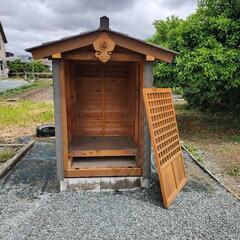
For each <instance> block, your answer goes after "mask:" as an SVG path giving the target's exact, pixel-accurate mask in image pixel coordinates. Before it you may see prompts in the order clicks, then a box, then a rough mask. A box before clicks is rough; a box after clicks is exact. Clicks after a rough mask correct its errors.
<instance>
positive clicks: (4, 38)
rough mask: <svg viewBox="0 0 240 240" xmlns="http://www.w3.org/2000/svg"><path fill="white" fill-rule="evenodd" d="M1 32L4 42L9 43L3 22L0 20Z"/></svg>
mask: <svg viewBox="0 0 240 240" xmlns="http://www.w3.org/2000/svg"><path fill="white" fill-rule="evenodd" d="M0 33H1V35H2V38H3V42H4V43H7V37H6V35H5V33H4V30H3V26H2V23H1V22H0Z"/></svg>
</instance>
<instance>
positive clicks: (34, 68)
mask: <svg viewBox="0 0 240 240" xmlns="http://www.w3.org/2000/svg"><path fill="white" fill-rule="evenodd" d="M8 68H9V71H10V72H13V73H17V72H35V73H41V72H49V68H48V67H47V66H46V65H44V64H43V62H42V61H41V60H32V61H30V62H27V63H25V62H22V61H21V59H15V60H13V61H11V62H8Z"/></svg>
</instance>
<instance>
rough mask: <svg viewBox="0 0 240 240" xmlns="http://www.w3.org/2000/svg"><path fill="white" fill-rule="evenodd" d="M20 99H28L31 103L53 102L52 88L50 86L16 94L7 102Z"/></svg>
mask: <svg viewBox="0 0 240 240" xmlns="http://www.w3.org/2000/svg"><path fill="white" fill-rule="evenodd" d="M20 99H24V100H27V99H28V100H33V101H45V100H53V87H52V86H51V87H46V88H42V89H31V90H29V91H26V92H23V93H19V94H16V95H14V97H10V98H9V99H8V101H13V100H20Z"/></svg>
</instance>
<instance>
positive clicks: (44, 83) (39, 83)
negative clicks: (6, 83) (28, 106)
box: [0, 79, 52, 100]
mask: <svg viewBox="0 0 240 240" xmlns="http://www.w3.org/2000/svg"><path fill="white" fill-rule="evenodd" d="M51 85H52V80H51V79H45V80H36V81H34V82H32V83H30V84H28V85H25V86H21V87H18V88H14V89H9V90H7V91H4V92H0V100H4V99H6V98H9V97H11V96H13V95H15V94H18V93H22V92H25V91H29V90H31V89H40V88H45V87H48V86H51Z"/></svg>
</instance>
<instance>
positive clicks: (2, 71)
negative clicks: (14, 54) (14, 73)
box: [0, 22, 8, 78]
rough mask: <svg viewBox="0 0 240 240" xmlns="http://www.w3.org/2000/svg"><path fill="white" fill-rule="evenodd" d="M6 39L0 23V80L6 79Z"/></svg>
mask: <svg viewBox="0 0 240 240" xmlns="http://www.w3.org/2000/svg"><path fill="white" fill-rule="evenodd" d="M6 43H7V38H6V35H5V33H4V30H3V27H2V24H1V22H0V78H7V77H8V68H7V62H6V48H5V44H6Z"/></svg>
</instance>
